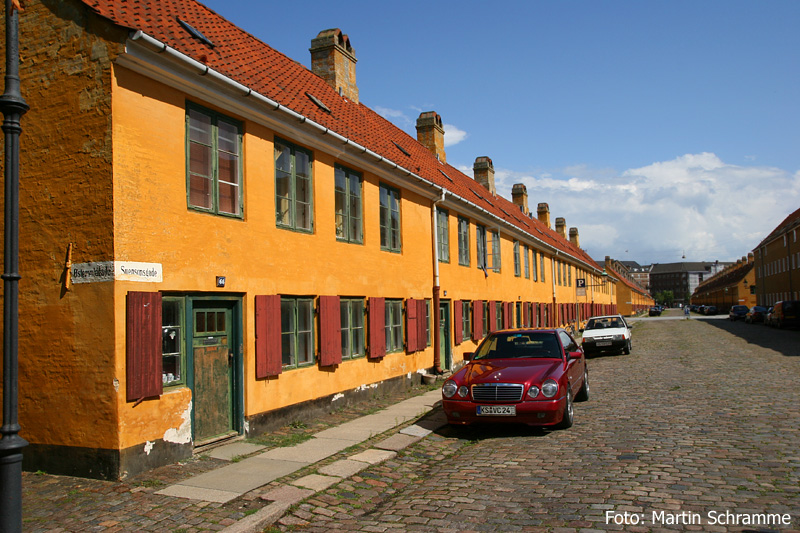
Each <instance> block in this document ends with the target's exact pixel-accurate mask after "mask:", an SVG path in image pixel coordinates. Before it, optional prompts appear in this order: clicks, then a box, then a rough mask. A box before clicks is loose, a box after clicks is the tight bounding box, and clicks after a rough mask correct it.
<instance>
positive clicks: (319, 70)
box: [309, 28, 358, 103]
mask: <svg viewBox="0 0 800 533" xmlns="http://www.w3.org/2000/svg"><path fill="white" fill-rule="evenodd" d="M309 51H310V52H311V71H312V72H313V73H314V74H316V75H317V76H319V77H320V78H322V79H324V80H325V81H326V82H327V83H328V85H330V86H331V87H333V88H334V89H336V91H337V92H338V93H339V94H341V95H342V96H344V97H345V98H347V99H348V100H350V101H351V102H355V103H358V86H357V85H356V51H355V50H353V47H352V45H351V44H350V38H349V37H348V36H347V35H344V34H343V33H342V30H340V29H339V28H333V29H330V30H323V31H321V32H319V34H318V35H317V37H316V38H314V39H312V40H311V48H309Z"/></svg>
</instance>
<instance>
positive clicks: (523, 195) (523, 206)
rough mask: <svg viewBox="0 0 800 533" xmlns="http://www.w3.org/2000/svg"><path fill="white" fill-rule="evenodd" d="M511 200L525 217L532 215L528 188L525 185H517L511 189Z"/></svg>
mask: <svg viewBox="0 0 800 533" xmlns="http://www.w3.org/2000/svg"><path fill="white" fill-rule="evenodd" d="M511 200H512V201H513V202H514V203H515V204H516V205H518V206H519V209H520V211H522V212H523V213H524V214H525V215H529V214H530V210H529V209H528V188H527V187H525V184H524V183H515V184H514V186H513V187H511Z"/></svg>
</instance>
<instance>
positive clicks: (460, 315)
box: [453, 300, 464, 344]
mask: <svg viewBox="0 0 800 533" xmlns="http://www.w3.org/2000/svg"><path fill="white" fill-rule="evenodd" d="M453 330H454V331H453V340H454V341H455V344H461V343H462V342H464V302H462V301H461V300H456V301H455V305H454V306H453Z"/></svg>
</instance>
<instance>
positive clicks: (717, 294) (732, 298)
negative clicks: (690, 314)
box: [691, 254, 756, 314]
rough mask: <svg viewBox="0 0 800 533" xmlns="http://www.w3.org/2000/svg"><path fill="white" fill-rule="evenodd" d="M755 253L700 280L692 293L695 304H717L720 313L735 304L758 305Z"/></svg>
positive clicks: (692, 300) (723, 312) (692, 301)
mask: <svg viewBox="0 0 800 533" xmlns="http://www.w3.org/2000/svg"><path fill="white" fill-rule="evenodd" d="M754 267H755V263H754V260H753V254H749V255H748V256H747V257H742V258H741V259H740V260H739V261H737V262H736V263H734V264H732V265H729V266H727V267H725V268H724V269H722V271H720V272H718V273H717V274H714V275H713V276H711V277H709V278H707V279H705V280H704V281H702V282H700V283H699V284H698V286H697V288H696V289H695V291H694V294H692V299H691V303H692V304H695V305H713V306H716V308H717V312H718V313H719V314H725V313H727V312H728V311H730V309H731V307H733V306H734V305H745V306H747V307H752V306H754V305H756V275H755V268H754Z"/></svg>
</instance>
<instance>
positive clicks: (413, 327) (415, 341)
mask: <svg viewBox="0 0 800 533" xmlns="http://www.w3.org/2000/svg"><path fill="white" fill-rule="evenodd" d="M418 311H419V307H418V306H417V300H415V299H413V298H409V299H407V300H406V351H407V352H408V353H414V352H416V351H418V350H419V328H418V327H417V320H419V316H418V314H417V313H418Z"/></svg>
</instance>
